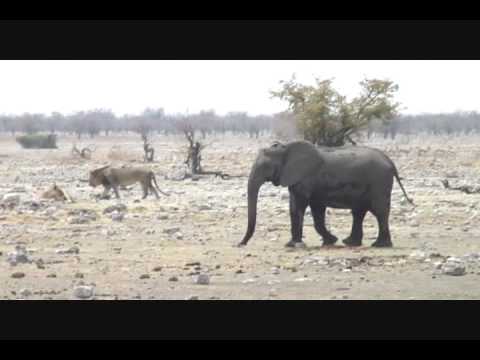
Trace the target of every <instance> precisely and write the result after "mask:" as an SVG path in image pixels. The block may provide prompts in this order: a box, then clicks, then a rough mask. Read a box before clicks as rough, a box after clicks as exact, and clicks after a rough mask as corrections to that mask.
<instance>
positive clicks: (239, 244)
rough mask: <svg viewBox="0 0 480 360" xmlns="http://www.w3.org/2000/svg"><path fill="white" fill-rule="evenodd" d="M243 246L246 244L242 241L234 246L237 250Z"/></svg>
mask: <svg viewBox="0 0 480 360" xmlns="http://www.w3.org/2000/svg"><path fill="white" fill-rule="evenodd" d="M245 245H247V243H246V242H243V241H241V242H239V243H238V244H237V245H236V247H239V248H241V247H244V246H245Z"/></svg>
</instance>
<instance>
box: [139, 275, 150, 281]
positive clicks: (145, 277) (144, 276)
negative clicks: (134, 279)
mask: <svg viewBox="0 0 480 360" xmlns="http://www.w3.org/2000/svg"><path fill="white" fill-rule="evenodd" d="M140 279H141V280H143V279H150V275H148V274H142V275H140Z"/></svg>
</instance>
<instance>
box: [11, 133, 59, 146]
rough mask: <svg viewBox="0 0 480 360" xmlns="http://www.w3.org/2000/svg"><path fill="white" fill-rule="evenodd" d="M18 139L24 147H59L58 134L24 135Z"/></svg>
mask: <svg viewBox="0 0 480 360" xmlns="http://www.w3.org/2000/svg"><path fill="white" fill-rule="evenodd" d="M16 140H17V142H18V143H19V144H20V145H21V146H22V147H23V148H24V149H57V136H56V135H54V134H49V135H41V134H35V135H23V136H18V137H17V139H16Z"/></svg>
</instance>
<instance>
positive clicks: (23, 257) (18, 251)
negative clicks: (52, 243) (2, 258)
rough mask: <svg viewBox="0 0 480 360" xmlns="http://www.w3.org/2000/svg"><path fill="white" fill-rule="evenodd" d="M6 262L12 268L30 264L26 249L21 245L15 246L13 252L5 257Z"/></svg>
mask: <svg viewBox="0 0 480 360" xmlns="http://www.w3.org/2000/svg"><path fill="white" fill-rule="evenodd" d="M7 261H8V262H9V263H10V265H12V266H15V265H17V264H25V263H29V262H31V260H30V259H29V257H28V255H27V249H26V248H25V246H22V245H16V246H15V250H14V251H13V252H11V253H9V254H8V255H7Z"/></svg>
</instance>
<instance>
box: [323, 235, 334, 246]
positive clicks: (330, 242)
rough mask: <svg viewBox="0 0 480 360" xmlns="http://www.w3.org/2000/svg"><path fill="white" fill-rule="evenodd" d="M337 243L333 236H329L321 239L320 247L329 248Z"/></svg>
mask: <svg viewBox="0 0 480 360" xmlns="http://www.w3.org/2000/svg"><path fill="white" fill-rule="evenodd" d="M337 241H338V238H337V237H336V236H335V235H329V236H324V237H323V244H322V246H331V245H333V244H335V243H336V242H337Z"/></svg>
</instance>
